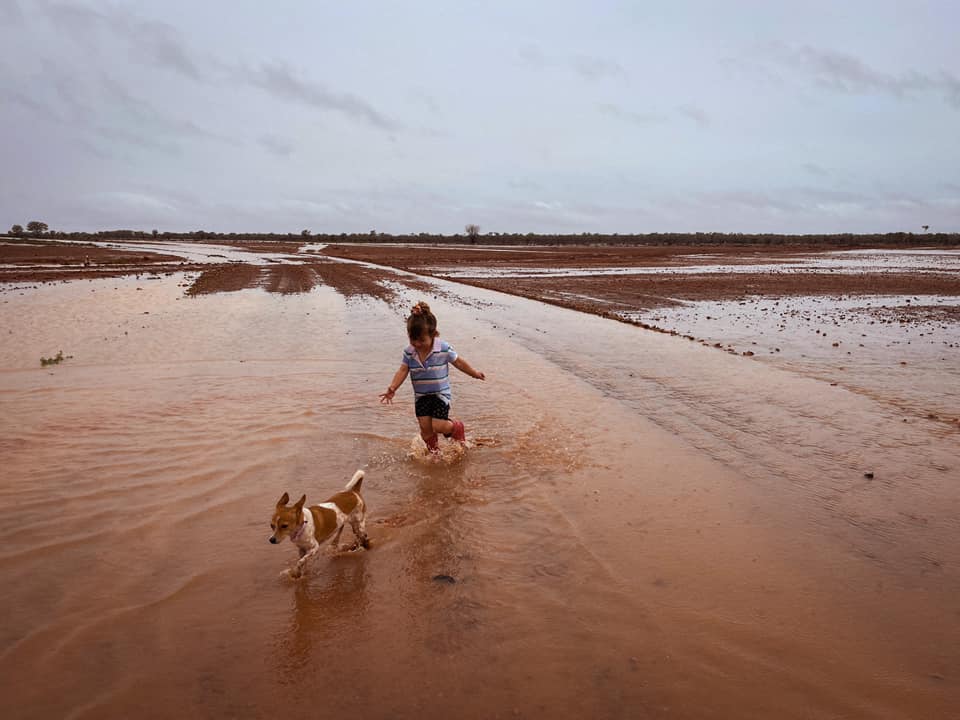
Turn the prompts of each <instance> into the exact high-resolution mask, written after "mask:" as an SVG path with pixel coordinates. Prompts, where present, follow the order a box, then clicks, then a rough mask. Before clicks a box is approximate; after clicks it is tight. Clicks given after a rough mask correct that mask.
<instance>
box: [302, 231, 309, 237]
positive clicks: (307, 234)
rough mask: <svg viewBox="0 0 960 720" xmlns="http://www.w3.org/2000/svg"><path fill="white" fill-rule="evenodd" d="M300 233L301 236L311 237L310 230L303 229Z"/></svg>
mask: <svg viewBox="0 0 960 720" xmlns="http://www.w3.org/2000/svg"><path fill="white" fill-rule="evenodd" d="M300 235H301V237H310V231H309V230H301V231H300Z"/></svg>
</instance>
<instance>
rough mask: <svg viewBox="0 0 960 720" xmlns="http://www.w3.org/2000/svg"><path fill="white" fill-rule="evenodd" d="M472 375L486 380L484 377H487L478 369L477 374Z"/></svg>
mask: <svg viewBox="0 0 960 720" xmlns="http://www.w3.org/2000/svg"><path fill="white" fill-rule="evenodd" d="M474 377H475V378H476V379H477V380H486V379H487V376H486V375H484V374H483V373H482V372H480V371H479V370H478V371H477V374H476V375H474Z"/></svg>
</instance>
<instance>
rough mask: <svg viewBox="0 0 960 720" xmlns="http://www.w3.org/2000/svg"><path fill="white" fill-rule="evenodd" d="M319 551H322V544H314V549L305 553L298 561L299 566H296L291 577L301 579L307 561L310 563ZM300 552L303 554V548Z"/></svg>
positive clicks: (291, 572)
mask: <svg viewBox="0 0 960 720" xmlns="http://www.w3.org/2000/svg"><path fill="white" fill-rule="evenodd" d="M319 550H320V543H314V544H313V547H311V548H310V549H309V550H307V551H306V553H304V554H303V555H302V556H301V558H300V559H299V560H297V564H296V565H295V566H294V568H293V569H292V570H291V571H290V577H293V578H298V577H300V576H301V575H303V568H304V566H306V564H307V561H308V560H309V559H310V558H312V557H313V556H314V555H316V554H317V552H318V551H319ZM300 552H301V553H303V549H302V548H301V550H300Z"/></svg>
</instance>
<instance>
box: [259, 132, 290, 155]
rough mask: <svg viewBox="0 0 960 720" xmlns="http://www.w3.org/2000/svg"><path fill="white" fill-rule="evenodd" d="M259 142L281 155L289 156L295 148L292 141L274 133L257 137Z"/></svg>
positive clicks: (275, 153)
mask: <svg viewBox="0 0 960 720" xmlns="http://www.w3.org/2000/svg"><path fill="white" fill-rule="evenodd" d="M257 142H258V143H260V145H261V147H263V148H265V149H266V150H268V151H269V152H272V153H273V154H274V155H280V156H281V157H287V156H289V155H290V154H291V153H292V152H293V150H294V147H293V145H292V144H291V143H289V142H287V141H286V140H284V139H283V138H281V137H277V136H276V135H273V134H268V135H261V136H260V137H259V138H257Z"/></svg>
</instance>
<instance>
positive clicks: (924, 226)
mask: <svg viewBox="0 0 960 720" xmlns="http://www.w3.org/2000/svg"><path fill="white" fill-rule="evenodd" d="M920 227H922V228H923V231H924V232H926V231H927V230H929V229H930V226H929V225H921V226H920Z"/></svg>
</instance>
